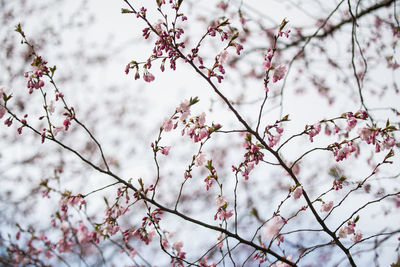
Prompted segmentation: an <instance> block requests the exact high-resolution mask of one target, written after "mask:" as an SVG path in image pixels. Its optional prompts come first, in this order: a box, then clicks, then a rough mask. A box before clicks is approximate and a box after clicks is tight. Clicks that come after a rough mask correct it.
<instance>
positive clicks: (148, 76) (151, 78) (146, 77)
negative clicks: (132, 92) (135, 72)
mask: <svg viewBox="0 0 400 267" xmlns="http://www.w3.org/2000/svg"><path fill="white" fill-rule="evenodd" d="M154 79H155V77H154V75H153V74H151V73H150V72H145V73H144V74H143V80H145V81H146V82H148V83H149V82H152V81H154Z"/></svg>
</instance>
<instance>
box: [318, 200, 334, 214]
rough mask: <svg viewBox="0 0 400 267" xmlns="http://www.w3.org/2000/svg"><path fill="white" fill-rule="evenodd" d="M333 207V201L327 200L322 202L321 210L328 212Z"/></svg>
mask: <svg viewBox="0 0 400 267" xmlns="http://www.w3.org/2000/svg"><path fill="white" fill-rule="evenodd" d="M332 207H333V201H329V202H325V203H323V204H322V206H321V209H320V211H321V212H328V211H330V210H331V209H332Z"/></svg>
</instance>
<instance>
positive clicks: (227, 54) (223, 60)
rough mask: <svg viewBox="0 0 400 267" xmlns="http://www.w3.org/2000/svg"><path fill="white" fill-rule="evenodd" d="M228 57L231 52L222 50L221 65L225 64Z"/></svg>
mask: <svg viewBox="0 0 400 267" xmlns="http://www.w3.org/2000/svg"><path fill="white" fill-rule="evenodd" d="M228 58H229V53H228V51H226V50H224V51H222V52H221V53H220V54H219V63H220V64H221V65H224V64H225V62H226V61H227V60H228Z"/></svg>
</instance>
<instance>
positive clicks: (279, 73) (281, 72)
mask: <svg viewBox="0 0 400 267" xmlns="http://www.w3.org/2000/svg"><path fill="white" fill-rule="evenodd" d="M285 74H286V66H285V65H282V64H281V65H279V66H278V67H277V68H276V69H275V71H274V76H273V82H274V83H276V82H277V81H279V80H281V79H282V78H283V77H285Z"/></svg>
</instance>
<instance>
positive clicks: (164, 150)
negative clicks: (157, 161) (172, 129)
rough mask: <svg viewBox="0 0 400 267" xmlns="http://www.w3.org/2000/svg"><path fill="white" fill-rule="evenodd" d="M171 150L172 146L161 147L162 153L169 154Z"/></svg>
mask: <svg viewBox="0 0 400 267" xmlns="http://www.w3.org/2000/svg"><path fill="white" fill-rule="evenodd" d="M170 150H171V146H165V147H162V148H161V154H163V155H165V156H168V154H169V151H170Z"/></svg>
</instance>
